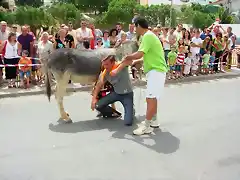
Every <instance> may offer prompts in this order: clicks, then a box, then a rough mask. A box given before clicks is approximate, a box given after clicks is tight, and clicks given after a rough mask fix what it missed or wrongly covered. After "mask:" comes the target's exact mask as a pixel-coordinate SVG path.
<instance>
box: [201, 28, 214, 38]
mask: <svg viewBox="0 0 240 180" xmlns="http://www.w3.org/2000/svg"><path fill="white" fill-rule="evenodd" d="M210 32H211V31H210V29H209V28H207V29H205V31H204V32H203V33H202V34H201V36H200V38H201V39H202V40H204V39H205V38H206V37H209V38H210V41H212V35H211V34H210Z"/></svg>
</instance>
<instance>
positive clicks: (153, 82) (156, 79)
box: [146, 70, 166, 99]
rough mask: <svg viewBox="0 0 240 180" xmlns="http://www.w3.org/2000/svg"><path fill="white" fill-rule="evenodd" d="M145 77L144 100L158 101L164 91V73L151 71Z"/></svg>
mask: <svg viewBox="0 0 240 180" xmlns="http://www.w3.org/2000/svg"><path fill="white" fill-rule="evenodd" d="M146 77H147V90H146V98H156V99H160V98H161V96H162V94H163V90H164V84H165V79H166V73H165V72H158V71H156V70H151V71H149V72H148V73H147V74H146Z"/></svg>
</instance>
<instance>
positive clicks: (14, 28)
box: [11, 24, 20, 38]
mask: <svg viewBox="0 0 240 180" xmlns="http://www.w3.org/2000/svg"><path fill="white" fill-rule="evenodd" d="M11 32H13V33H15V34H16V37H17V38H18V36H19V35H20V33H19V32H17V25H16V24H13V25H12V29H11Z"/></svg>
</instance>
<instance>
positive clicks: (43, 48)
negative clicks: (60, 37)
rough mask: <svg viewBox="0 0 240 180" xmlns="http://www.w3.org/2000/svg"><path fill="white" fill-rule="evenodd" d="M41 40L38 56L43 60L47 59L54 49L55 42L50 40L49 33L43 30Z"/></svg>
mask: <svg viewBox="0 0 240 180" xmlns="http://www.w3.org/2000/svg"><path fill="white" fill-rule="evenodd" d="M40 39H41V41H40V42H39V43H38V51H37V52H38V56H39V59H40V60H41V61H45V60H47V59H46V58H47V57H48V55H49V54H50V53H51V52H52V51H53V43H52V42H51V41H49V40H48V39H49V34H48V33H47V32H43V34H42V36H41V38H40Z"/></svg>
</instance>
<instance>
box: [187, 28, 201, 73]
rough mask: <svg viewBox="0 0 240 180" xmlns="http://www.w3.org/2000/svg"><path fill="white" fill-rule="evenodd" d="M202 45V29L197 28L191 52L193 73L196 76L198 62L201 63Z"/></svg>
mask: <svg viewBox="0 0 240 180" xmlns="http://www.w3.org/2000/svg"><path fill="white" fill-rule="evenodd" d="M201 47H202V39H201V38H200V31H199V29H197V30H195V37H193V38H192V43H191V48H190V52H191V53H192V57H191V58H192V60H193V64H192V74H193V76H196V72H197V70H198V63H199V53H200V48H201Z"/></svg>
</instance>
